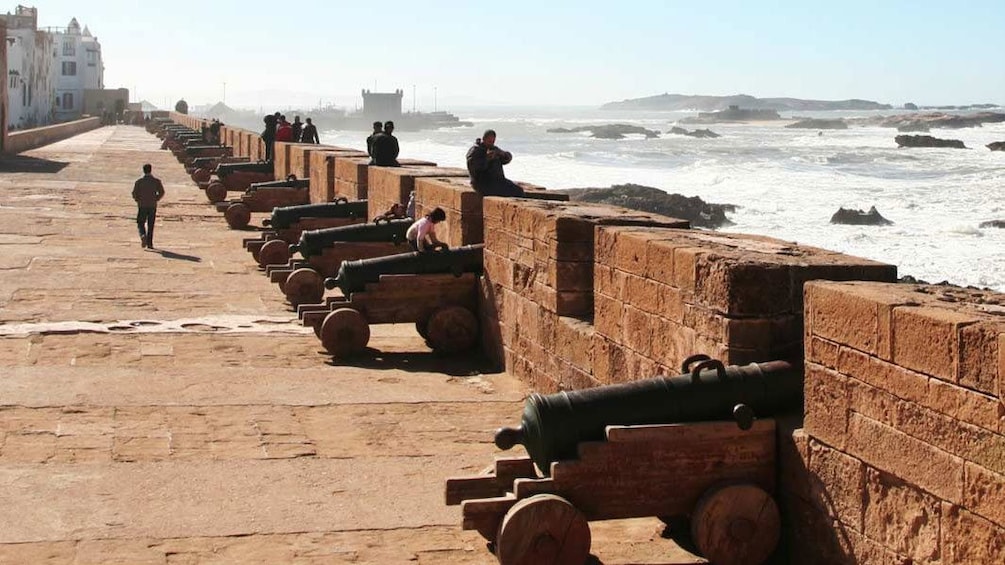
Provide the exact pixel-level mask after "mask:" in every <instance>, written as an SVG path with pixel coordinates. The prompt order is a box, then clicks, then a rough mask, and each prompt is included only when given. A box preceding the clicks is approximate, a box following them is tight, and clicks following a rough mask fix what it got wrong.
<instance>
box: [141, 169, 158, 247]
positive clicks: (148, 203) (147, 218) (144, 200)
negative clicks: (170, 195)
mask: <svg viewBox="0 0 1005 565" xmlns="http://www.w3.org/2000/svg"><path fill="white" fill-rule="evenodd" d="M152 171H153V167H152V166H150V165H149V164H148V165H143V176H142V177H141V178H140V179H139V180H137V181H136V183H135V184H133V200H135V201H136V205H137V206H138V208H139V210H138V211H137V213H136V227H137V228H138V229H139V231H140V246H141V247H144V248H147V247H149V248H150V249H153V248H154V220H156V219H157V203H158V202H159V201H160V199H161V198H164V185H163V184H161V181H160V179H158V178H156V177H154V176H153V175H152V174H150V173H151V172H152Z"/></svg>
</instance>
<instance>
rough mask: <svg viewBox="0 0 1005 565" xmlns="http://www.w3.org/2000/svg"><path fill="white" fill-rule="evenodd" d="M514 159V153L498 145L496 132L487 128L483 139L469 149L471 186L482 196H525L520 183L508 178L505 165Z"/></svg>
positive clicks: (468, 159) (476, 141)
mask: <svg viewBox="0 0 1005 565" xmlns="http://www.w3.org/2000/svg"><path fill="white" fill-rule="evenodd" d="M512 160H513V154H512V153H510V152H509V151H503V150H502V149H500V148H499V147H496V132H495V131H493V130H485V133H484V134H482V138H481V139H476V140H475V144H474V146H472V147H471V149H468V155H467V161H468V174H470V175H471V187H472V188H474V189H475V191H477V192H478V193H479V194H481V195H482V196H517V197H519V196H523V195H524V192H523V189H522V188H520V185H518V184H516V183H515V182H513V181H511V180H509V179H507V178H506V174H505V173H504V172H503V165H506V164H509V162H510V161H512Z"/></svg>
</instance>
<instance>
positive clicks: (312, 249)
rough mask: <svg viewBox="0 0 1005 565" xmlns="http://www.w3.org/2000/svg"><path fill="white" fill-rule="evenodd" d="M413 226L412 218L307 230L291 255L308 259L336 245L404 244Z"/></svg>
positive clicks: (292, 248)
mask: <svg viewBox="0 0 1005 565" xmlns="http://www.w3.org/2000/svg"><path fill="white" fill-rule="evenodd" d="M363 202H366V201H365V200H364V201H363ZM411 225H412V219H411V218H402V219H400V220H381V221H379V222H374V223H370V224H356V225H354V226H342V227H337V228H325V229H321V230H306V231H304V232H303V233H301V234H300V241H298V242H297V243H296V244H294V245H291V246H290V253H296V252H298V251H299V252H300V254H301V255H303V256H304V258H305V259H306V258H308V257H313V256H315V255H321V253H323V252H324V250H325V249H327V248H329V247H331V246H333V245H335V244H336V243H342V242H353V243H379V242H389V243H399V242H404V241H405V233H406V232H407V231H408V228H409V227H410V226H411Z"/></svg>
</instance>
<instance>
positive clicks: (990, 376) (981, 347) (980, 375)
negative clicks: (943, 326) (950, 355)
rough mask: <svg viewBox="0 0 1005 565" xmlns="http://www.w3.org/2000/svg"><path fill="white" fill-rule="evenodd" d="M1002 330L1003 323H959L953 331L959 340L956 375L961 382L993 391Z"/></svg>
mask: <svg viewBox="0 0 1005 565" xmlns="http://www.w3.org/2000/svg"><path fill="white" fill-rule="evenodd" d="M1003 332H1005V323H1001V322H997V321H996V322H979V323H975V324H972V325H967V326H962V327H960V329H959V333H958V335H957V343H958V344H959V360H958V364H957V368H958V371H959V375H958V378H957V379H956V380H957V381H958V382H959V383H960V384H961V385H963V386H965V387H967V388H972V389H974V390H977V391H980V392H983V393H985V394H991V395H997V394H998V389H997V381H998V363H996V361H997V360H998V356H999V352H998V340H999V336H1000V335H1002V334H1003Z"/></svg>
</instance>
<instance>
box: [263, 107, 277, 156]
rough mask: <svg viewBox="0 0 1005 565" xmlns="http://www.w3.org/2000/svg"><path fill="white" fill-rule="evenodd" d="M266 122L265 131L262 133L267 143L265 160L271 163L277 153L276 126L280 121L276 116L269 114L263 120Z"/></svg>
mask: <svg viewBox="0 0 1005 565" xmlns="http://www.w3.org/2000/svg"><path fill="white" fill-rule="evenodd" d="M262 121H264V122H265V130H264V131H262V141H264V142H265V160H266V161H271V160H272V157H273V153H275V151H276V146H275V142H276V126H277V125H278V120H277V119H276V116H274V115H272V114H269V115H268V116H265V118H264V119H263V120H262Z"/></svg>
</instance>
